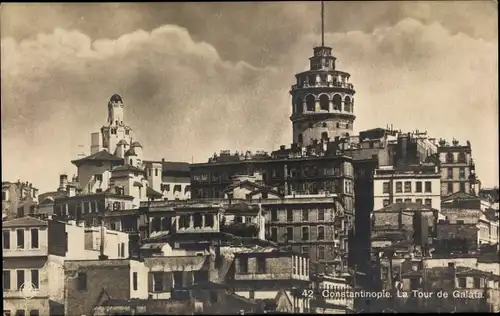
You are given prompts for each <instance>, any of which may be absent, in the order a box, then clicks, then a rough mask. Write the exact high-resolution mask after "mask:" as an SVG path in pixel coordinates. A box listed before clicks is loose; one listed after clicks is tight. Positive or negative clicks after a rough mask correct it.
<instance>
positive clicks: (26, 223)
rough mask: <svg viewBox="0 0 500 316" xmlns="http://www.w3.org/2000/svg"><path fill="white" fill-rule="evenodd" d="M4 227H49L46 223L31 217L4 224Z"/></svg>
mask: <svg viewBox="0 0 500 316" xmlns="http://www.w3.org/2000/svg"><path fill="white" fill-rule="evenodd" d="M2 226H3V227H7V228H10V227H32V226H48V224H47V222H46V221H42V220H39V219H37V218H34V217H31V216H25V217H21V218H15V219H12V220H10V221H6V222H3V223H2Z"/></svg>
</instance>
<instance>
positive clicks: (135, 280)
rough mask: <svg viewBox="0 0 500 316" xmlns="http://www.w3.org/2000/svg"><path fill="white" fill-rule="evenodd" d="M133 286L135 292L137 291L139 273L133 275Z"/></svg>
mask: <svg viewBox="0 0 500 316" xmlns="http://www.w3.org/2000/svg"><path fill="white" fill-rule="evenodd" d="M132 286H133V289H134V291H137V272H134V273H133V274H132Z"/></svg>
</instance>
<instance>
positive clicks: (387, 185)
mask: <svg viewBox="0 0 500 316" xmlns="http://www.w3.org/2000/svg"><path fill="white" fill-rule="evenodd" d="M382 193H389V182H384V188H383V192H382Z"/></svg>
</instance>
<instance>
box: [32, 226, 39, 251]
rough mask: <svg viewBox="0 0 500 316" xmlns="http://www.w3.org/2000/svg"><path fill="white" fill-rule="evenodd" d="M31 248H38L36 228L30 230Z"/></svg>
mask: <svg viewBox="0 0 500 316" xmlns="http://www.w3.org/2000/svg"><path fill="white" fill-rule="evenodd" d="M31 249H38V229H36V228H34V229H32V230H31Z"/></svg>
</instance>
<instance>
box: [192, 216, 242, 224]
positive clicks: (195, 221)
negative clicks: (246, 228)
mask: <svg viewBox="0 0 500 316" xmlns="http://www.w3.org/2000/svg"><path fill="white" fill-rule="evenodd" d="M239 219H240V223H241V217H239ZM202 224H203V216H202V215H201V214H200V213H196V214H194V215H193V227H201V226H202Z"/></svg>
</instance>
